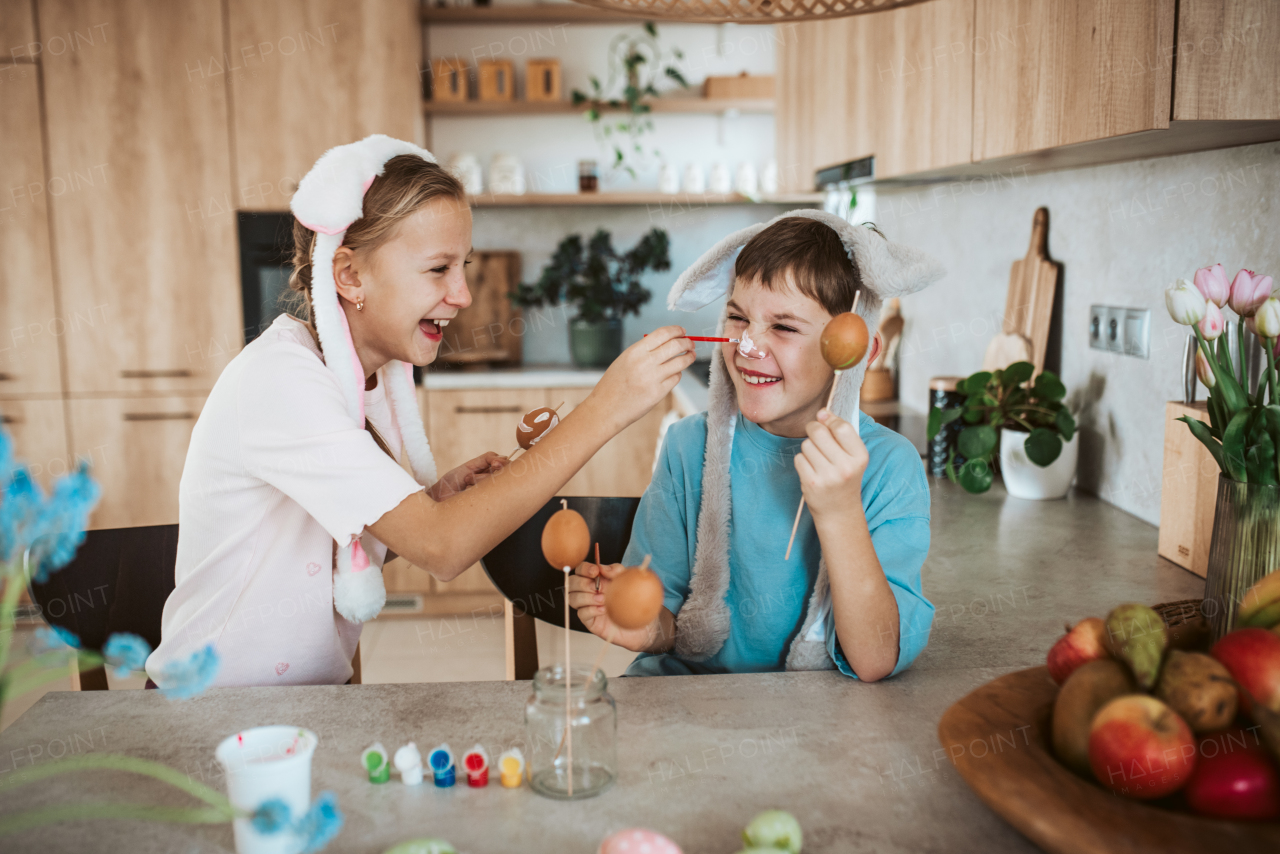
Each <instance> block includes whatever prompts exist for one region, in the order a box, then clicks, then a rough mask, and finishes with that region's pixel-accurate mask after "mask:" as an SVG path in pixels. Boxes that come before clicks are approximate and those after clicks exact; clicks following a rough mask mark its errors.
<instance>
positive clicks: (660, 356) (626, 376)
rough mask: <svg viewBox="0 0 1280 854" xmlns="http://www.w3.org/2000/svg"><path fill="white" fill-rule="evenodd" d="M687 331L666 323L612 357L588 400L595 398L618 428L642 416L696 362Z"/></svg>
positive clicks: (601, 409) (665, 394)
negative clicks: (610, 362) (611, 361)
mask: <svg viewBox="0 0 1280 854" xmlns="http://www.w3.org/2000/svg"><path fill="white" fill-rule="evenodd" d="M684 334H685V333H684V330H683V329H681V328H680V327H679V326H664V327H662V328H661V329H658V330H656V331H654V332H650V333H649V334H648V335H647V336H646V337H644V338H641V339H640V340H639V341H637V342H636V343H634V344H632V345H631V346H630V347H628V348H627V349H626V350H624V351H623V352H622V355H620V356H618V358H616V359H614V360H613V364H612V365H610V366H609V369H608V370H607V371H605V372H604V376H603V377H601V378H600V382H598V383H596V387H595V388H594V389H593V390H592V392H591V396H590V397H589V398H588V400H591V399H592V398H594V400H593V401H592V402H593V403H594V404H596V405H597V406H598V407H599V410H598V411H599V412H601V413H603V414H604V415H605V416H606V417H608V418H611V419H614V424H615V426H616V427H617V429H618V430H621V429H622V428H623V427H626V426H628V425H630V424H632V423H634V422H635V421H637V420H639V418H640V417H641V416H643V415H644V414H645V413H646V412H648V411H649V410H650V409H652V408H653V407H654V405H655V404H656V403H658V401H660V400H662V398H664V397H666V396H667V393H668V392H670V391H671V390H672V389H673V388H675V387H676V384H677V383H679V382H680V374H681V372H682V371H684V369H685V368H687V367H689V366H690V365H692V364H693V361H694V359H695V358H696V356H695V355H694V344H693V342H692V341H690V340H689V339H688V338H685V337H684Z"/></svg>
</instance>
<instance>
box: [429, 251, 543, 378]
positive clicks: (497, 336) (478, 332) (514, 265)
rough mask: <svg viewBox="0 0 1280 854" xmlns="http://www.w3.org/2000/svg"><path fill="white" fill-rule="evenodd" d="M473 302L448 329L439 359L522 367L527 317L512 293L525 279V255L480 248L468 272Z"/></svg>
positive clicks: (458, 363) (469, 288)
mask: <svg viewBox="0 0 1280 854" xmlns="http://www.w3.org/2000/svg"><path fill="white" fill-rule="evenodd" d="M466 276H467V289H468V290H470V291H471V305H469V306H467V307H466V308H464V309H462V310H461V311H459V312H458V315H457V317H455V318H454V319H453V320H452V321H451V322H450V323H449V325H448V326H446V327H445V330H444V340H443V341H442V342H441V344H440V355H439V356H437V357H436V358H437V361H439V362H442V363H447V364H455V365H481V364H500V365H518V364H520V359H521V357H522V355H523V354H522V341H523V335H524V320H523V318H522V315H521V312H520V309H518V308H515V307H513V306H512V305H511V300H510V299H509V298H508V297H507V294H508V292H510V291H512V290H515V287H516V285H518V284H519V283H520V253H519V252H514V251H487V252H476V253H473V254H472V256H471V264H470V265H469V266H468V267H467V270H466Z"/></svg>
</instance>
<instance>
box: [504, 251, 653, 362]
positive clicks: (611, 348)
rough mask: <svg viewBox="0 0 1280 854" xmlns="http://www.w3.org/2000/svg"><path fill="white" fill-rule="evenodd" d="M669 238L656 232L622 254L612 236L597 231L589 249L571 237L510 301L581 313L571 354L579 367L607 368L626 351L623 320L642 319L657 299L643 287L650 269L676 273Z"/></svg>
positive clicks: (571, 334)
mask: <svg viewBox="0 0 1280 854" xmlns="http://www.w3.org/2000/svg"><path fill="white" fill-rule="evenodd" d="M668 247H669V241H668V238H667V233H666V232H665V231H663V230H662V229H660V228H655V229H653V230H652V231H650V232H649V233H648V234H646V235H645V236H644V237H642V238H640V242H638V243H637V244H636V245H635V246H633V247H631V248H630V249H628V250H627V251H626V252H623V253H621V254H619V253H618V252H617V251H616V250H615V249H614V248H613V240H612V238H611V237H610V236H609V232H607V231H605V230H604V229H603V228H602V229H599V230H597V231H596V233H595V234H593V235H592V236H591V239H590V240H589V241H587V242H586V243H585V244H584V243H583V241H582V236H581V235H578V234H571V235H569V236H568V237H566V238H565V239H564V240H561V241H560V245H559V246H557V247H556V251H555V254H553V255H552V256H551V261H550V262H548V264H547V265H546V266H545V267H543V268H542V275H540V276H539V277H538V281H536V282H534V283H533V284H532V285H528V284H523V283H522V284H520V285H518V286H517V287H516V289H515V290H514V291H512V292H511V293H510V294H509V296H510V298H511V302H512V303H513V304H514V305H517V306H520V307H522V308H540V307H542V306H548V305H557V304H560V303H564V304H566V305H568V306H572V307H573V308H575V309H576V310H577V313H576V314H575V315H574V317H573V319H572V320H570V321H569V350H570V353H571V354H572V356H573V362H574V364H575V365H578V366H579V367H584V368H586V367H592V368H601V367H607V366H608V365H609V364H610V363H611V362H612V361H613V360H614V359H616V358H617V357H618V354H619V353H621V352H622V318H623V317H625V316H626V315H627V314H639V313H640V306H642V305H644V304H645V303H647V302H648V301H649V298H650V297H651V296H652V294H651V293H650V292H649V290H648V289H647V288H645V287H643V286H642V285H641V284H640V277H641V276H642V275H644V273H645V272H646V271H647V270H659V271H661V270H670V269H671V256H670V254H669V253H668Z"/></svg>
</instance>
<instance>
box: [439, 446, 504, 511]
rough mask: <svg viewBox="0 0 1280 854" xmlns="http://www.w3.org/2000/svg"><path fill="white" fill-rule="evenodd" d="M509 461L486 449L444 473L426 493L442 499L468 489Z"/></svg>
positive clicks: (500, 469)
mask: <svg viewBox="0 0 1280 854" xmlns="http://www.w3.org/2000/svg"><path fill="white" fill-rule="evenodd" d="M510 463H511V460H509V459H507V458H506V457H504V456H502V455H501V454H497V453H494V452H493V451H488V452H486V453H485V454H483V455H482V456H479V457H476V458H475V459H474V460H468V461H467V462H465V463H463V464H462V465H460V466H458V467H457V468H456V469H454V470H453V471H451V472H449V473H448V474H446V475H444V476H443V477H442V478H440V479H439V480H438V481H436V482H435V484H433V485H432V487H431V488H430V489H428V490H427V494H428V495H430V496H431V497H432V498H434V499H435V500H436V501H444V500H446V499H448V498H449V497H450V496H453V495H457V494H458V493H459V492H464V491H466V490H468V489H470V488H471V487H473V486H475V485H476V484H477V483H479V482H480V481H482V480H484V479H485V478H487V477H492V476H493V475H495V474H497V473H498V472H500V471H502V469H503V468H504V467H505V466H507V465H510Z"/></svg>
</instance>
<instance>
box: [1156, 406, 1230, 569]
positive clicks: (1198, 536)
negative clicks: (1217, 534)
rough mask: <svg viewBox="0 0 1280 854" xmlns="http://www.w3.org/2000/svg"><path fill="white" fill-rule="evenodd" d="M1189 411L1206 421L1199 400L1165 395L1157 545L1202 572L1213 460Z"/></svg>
mask: <svg viewBox="0 0 1280 854" xmlns="http://www.w3.org/2000/svg"><path fill="white" fill-rule="evenodd" d="M1183 415H1189V416H1191V417H1192V418H1196V419H1198V420H1200V421H1203V422H1204V423H1206V424H1208V423H1209V411H1208V408H1207V405H1206V404H1205V403H1204V402H1199V403H1194V404H1191V405H1190V406H1188V405H1187V404H1185V403H1179V402H1177V401H1172V400H1171V401H1169V403H1167V404H1166V405H1165V415H1164V471H1163V476H1162V477H1161V479H1160V538H1159V545H1158V546H1157V548H1156V550H1157V551H1158V552H1159V554H1160V556H1161V557H1163V558H1166V559H1168V560H1171V561H1173V562H1174V563H1176V564H1177V565H1178V566H1180V567H1182V568H1183V569H1188V570H1190V571H1191V572H1194V573H1195V574H1196V575H1198V576H1200V577H1201V578H1203V577H1204V576H1205V573H1206V572H1207V571H1208V567H1209V542H1210V540H1211V539H1212V537H1213V514H1214V507H1215V506H1216V504H1217V499H1218V474H1219V469H1218V464H1217V463H1216V462H1214V460H1213V455H1212V454H1210V453H1209V449H1208V448H1206V447H1205V446H1204V445H1202V444H1200V441H1199V440H1198V439H1196V437H1195V436H1192V435H1191V430H1190V429H1189V428H1188V427H1187V425H1186V424H1183V423H1182V422H1181V421H1175V420H1174V419H1176V418H1180V417H1181V416H1183Z"/></svg>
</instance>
